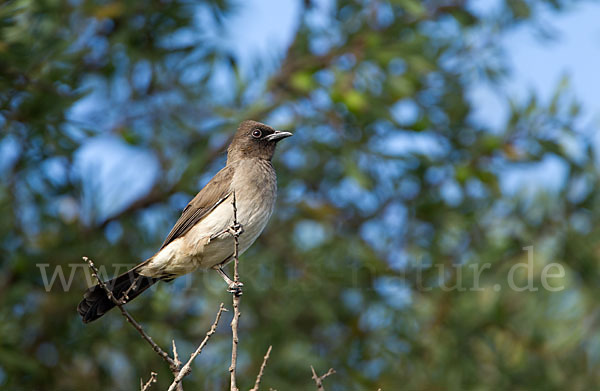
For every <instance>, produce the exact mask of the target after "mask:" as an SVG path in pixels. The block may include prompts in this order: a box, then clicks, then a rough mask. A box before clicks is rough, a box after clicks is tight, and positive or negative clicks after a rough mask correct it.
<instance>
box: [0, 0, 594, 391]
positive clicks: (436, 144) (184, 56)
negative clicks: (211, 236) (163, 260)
mask: <svg viewBox="0 0 600 391" xmlns="http://www.w3.org/2000/svg"><path fill="white" fill-rule="evenodd" d="M473 3H474V2H473ZM498 3H499V4H500V7H499V8H498V9H497V10H496V11H495V12H490V13H486V14H485V15H484V14H481V13H477V12H474V11H473V9H472V7H471V6H472V5H473V4H471V2H468V1H461V0H449V1H416V0H394V1H366V0H365V1H359V0H354V1H350V0H339V1H337V2H335V4H332V5H331V6H330V7H325V6H323V5H322V4H321V2H315V3H313V2H312V1H303V2H302V4H301V10H300V11H299V15H298V18H299V21H298V23H299V24H298V28H297V31H296V34H295V36H294V38H293V41H292V42H291V44H290V46H289V49H288V50H287V52H286V53H285V55H284V56H283V58H281V59H278V60H275V61H273V60H265V59H256V64H255V66H254V67H252V70H251V71H244V70H242V69H240V65H239V64H238V60H237V58H236V55H235V53H232V52H231V51H230V50H228V49H227V48H226V45H222V44H221V43H222V42H221V40H220V39H221V38H220V35H221V34H222V33H223V31H225V29H226V28H232V27H231V26H229V25H228V23H229V19H228V17H229V15H230V14H231V13H232V12H234V10H235V7H243V6H244V5H243V4H236V5H235V7H234V5H232V4H230V3H228V2H226V1H216V0H215V1H207V2H202V3H197V2H193V1H183V0H171V1H156V0H135V1H134V0H127V1H100V0H77V1H67V0H14V1H4V2H2V4H0V126H1V128H2V130H1V133H0V175H1V178H2V181H1V182H0V215H1V216H2V217H3V224H1V225H0V254H2V255H0V259H1V263H0V388H2V389H6V390H67V389H69V390H80V389H86V390H101V389H118V390H131V389H135V388H136V387H137V384H138V383H139V378H140V377H143V378H147V377H148V376H149V374H150V371H152V370H153V371H157V372H159V376H158V384H157V385H155V386H153V389H161V388H162V389H165V388H166V387H167V385H168V384H169V383H170V375H169V371H168V369H167V368H166V367H165V365H164V363H163V362H162V361H161V360H160V359H159V358H158V357H156V355H155V354H154V353H153V352H152V351H151V350H150V349H149V348H148V347H147V346H146V344H145V343H143V341H142V340H141V339H140V338H139V336H138V335H137V333H136V332H135V331H134V330H133V329H132V328H131V327H129V326H128V325H126V324H125V322H124V321H123V319H122V318H121V317H120V316H119V315H118V314H117V313H110V314H109V315H107V316H106V317H104V318H102V319H101V320H99V321H98V322H95V323H93V324H90V325H87V326H84V325H83V324H82V323H81V322H80V320H79V318H78V316H77V314H76V311H75V307H76V305H77V302H78V301H79V299H80V296H81V293H82V291H83V290H84V289H85V287H86V278H85V274H84V268H83V265H82V264H81V263H80V257H81V256H82V255H87V256H89V257H91V258H93V259H94V260H95V261H96V263H97V264H101V265H105V266H106V270H107V271H108V272H109V273H112V272H113V271H114V270H113V269H112V265H113V264H119V263H130V264H132V263H135V262H138V261H140V260H143V259H144V258H145V257H147V256H149V255H151V254H152V252H153V250H155V249H156V248H158V246H159V245H160V243H161V242H162V240H163V239H164V236H165V234H166V233H167V232H168V230H169V228H170V227H171V225H172V224H173V223H174V221H175V220H176V218H177V216H178V214H179V211H180V210H181V209H182V207H183V206H185V203H186V202H187V201H188V200H189V199H190V198H191V197H192V196H193V195H194V194H195V193H196V192H197V191H198V190H199V189H200V188H201V186H202V185H203V184H204V183H205V182H206V181H207V180H208V179H209V178H210V176H211V175H212V174H213V173H214V172H216V170H218V169H219V167H220V166H222V165H223V163H224V159H223V157H224V156H223V151H224V146H225V145H226V143H227V137H228V136H229V135H231V133H232V132H233V130H234V128H235V125H236V123H237V122H238V121H240V120H241V119H246V118H253V119H257V120H263V121H266V122H269V123H271V124H273V125H276V126H278V127H280V128H289V129H293V130H294V131H295V137H293V138H292V139H290V140H286V142H284V143H282V145H281V148H280V151H279V153H278V155H277V157H276V159H275V160H276V161H275V165H276V168H277V171H278V177H279V186H280V197H279V201H278V207H277V211H276V213H275V215H274V216H273V219H272V221H271V223H270V224H269V226H268V228H267V230H266V231H265V233H264V234H263V235H262V237H261V238H260V239H259V240H258V241H257V243H256V244H255V245H254V246H253V248H252V249H250V250H249V251H248V252H247V253H246V254H244V256H243V257H242V262H241V275H242V280H243V281H244V282H245V284H246V289H245V294H244V296H243V300H242V318H241V331H240V333H241V334H240V338H241V345H240V348H241V353H240V354H241V357H240V368H239V372H240V377H241V380H240V383H241V385H242V387H244V388H246V387H250V386H251V385H252V384H253V379H254V376H255V374H256V373H257V371H258V367H259V366H260V362H261V360H262V356H263V355H264V352H265V351H266V349H267V347H268V345H269V344H272V345H273V353H272V355H271V361H270V362H269V365H268V367H267V370H266V373H265V376H264V378H263V383H262V384H263V387H265V389H266V388H268V387H273V388H275V389H279V390H293V389H302V390H306V389H312V388H313V387H314V385H313V384H312V380H311V378H310V365H314V366H315V368H317V370H318V371H319V372H320V373H323V372H324V371H325V370H326V369H327V368H329V367H334V368H335V369H336V371H337V374H335V375H333V376H331V377H329V378H328V379H327V380H326V386H327V389H331V390H366V389H371V390H376V389H377V388H378V387H381V389H383V390H386V391H387V390H397V389H399V387H400V385H401V387H402V389H406V390H426V389H427V390H436V389H442V390H490V389H496V390H498V389H511V390H531V389H544V390H564V389H569V390H590V389H595V388H596V387H597V385H598V384H599V383H600V377H599V374H600V365H599V360H600V354H599V352H600V333H599V332H598V323H599V317H598V313H599V311H598V309H599V308H598V304H597V303H596V301H597V300H596V298H597V297H598V295H599V294H600V291H599V289H600V288H599V286H600V284H599V276H600V274H599V271H598V267H599V264H598V252H599V250H600V247H599V246H598V243H600V242H599V240H598V239H599V237H600V229H599V228H596V225H595V223H594V221H597V220H598V219H599V218H600V216H598V213H600V209H599V208H598V207H597V206H598V202H599V201H600V190H598V189H600V186H599V183H598V182H599V181H598V175H597V161H596V160H595V151H594V149H593V148H592V146H591V145H590V143H589V140H587V139H586V135H585V134H584V133H582V132H581V131H580V130H579V129H578V124H579V122H578V119H579V115H580V107H579V106H578V105H577V103H576V102H574V101H573V99H572V98H571V97H570V95H569V94H568V84H567V82H566V81H565V82H563V83H561V84H560V85H559V86H557V92H556V95H555V96H554V97H553V98H552V99H551V101H549V102H544V101H540V99H539V98H537V97H536V96H534V95H532V96H531V98H530V99H529V100H527V101H525V102H524V101H514V100H510V99H509V98H506V106H507V107H509V109H510V113H509V116H508V117H507V119H506V122H505V123H504V124H503V125H502V126H501V127H500V129H494V128H492V127H491V126H490V124H488V123H486V121H484V120H481V119H477V116H476V109H477V107H478V102H477V101H474V99H472V98H470V95H469V94H470V91H472V89H473V88H474V87H476V86H478V85H482V84H487V85H489V86H490V88H496V89H498V90H501V83H502V81H503V80H506V79H507V78H509V77H510V73H509V72H508V69H507V68H506V63H505V57H504V53H503V51H502V47H501V46H500V41H501V39H502V37H503V36H504V35H505V34H506V33H507V32H509V31H510V30H511V29H513V28H515V27H516V26H518V25H520V24H527V23H528V24H535V23H536V21H537V19H536V17H537V15H538V14H539V10H540V9H542V8H550V9H554V11H555V12H563V11H564V9H565V6H566V5H567V4H569V3H570V2H566V1H565V2H562V1H558V0H547V1H539V0H538V1H535V0H527V1H525V0H505V1H499V2H498ZM258 27H260V26H258ZM233 28H235V27H233ZM98 140H105V141H106V140H109V141H110V143H108V144H106V146H105V147H104V149H103V151H102V153H101V154H99V153H97V152H96V153H95V154H92V153H91V152H90V149H89V148H88V147H89V146H90V145H91V144H93V143H94V142H97V141H98ZM117 147H118V148H120V149H121V150H122V151H123V150H124V151H126V153H127V154H129V155H128V156H129V159H128V160H125V161H119V163H118V164H116V166H115V167H116V168H114V169H113V170H112V171H110V172H108V173H107V172H105V171H103V169H102V167H104V166H103V165H102V160H107V161H110V160H111V159H116V158H115V156H116V153H115V152H114V151H112V149H113V148H117ZM90 156H92V157H91V158H90ZM140 156H141V157H140ZM142 157H144V159H146V160H138V158H139V159H142ZM148 159H149V160H148ZM90 160H92V163H89V162H90ZM93 160H98V161H97V162H94V161H93ZM141 161H143V162H145V163H143V164H142V163H140V162H141ZM85 162H87V163H85ZM147 162H150V163H152V162H154V163H152V164H150V163H147ZM84 163H85V164H84ZM88 163H89V164H88ZM146 163H147V164H146ZM550 163H551V164H550ZM535 167H551V168H552V169H556V173H554V172H542V173H540V172H539V170H538V171H532V170H533V169H534V168H535ZM131 170H133V175H132V172H131ZM527 170H529V171H531V172H536V173H538V175H545V177H546V178H548V180H550V179H556V178H558V179H557V181H558V183H559V186H557V187H556V188H550V189H548V188H545V187H541V188H536V187H535V186H534V187H532V186H526V187H525V189H524V190H522V191H514V190H513V191H511V190H510V189H509V188H508V187H507V186H506V184H505V183H504V182H505V181H506V180H507V176H508V175H509V174H510V173H514V172H522V171H527ZM154 171H156V172H154ZM148 173H149V174H150V177H151V180H150V182H151V185H149V186H146V187H143V186H142V187H141V190H140V189H138V191H137V192H136V193H135V196H134V197H131V196H126V194H128V192H127V191H125V190H127V189H129V188H133V187H135V186H136V183H138V182H139V181H140V180H141V179H138V177H139V178H141V177H142V176H143V174H148ZM526 246H534V256H533V263H532V264H531V272H532V275H533V278H534V284H535V286H536V287H537V288H539V289H538V290H536V291H524V292H518V291H516V290H514V289H509V286H508V285H507V276H508V275H509V272H510V269H511V267H512V266H514V265H516V264H518V263H522V262H528V253H527V251H524V250H523V248H524V247H526ZM551 262H558V263H560V264H561V265H562V266H563V267H564V269H565V274H564V276H563V277H555V278H553V279H551V281H552V285H553V286H564V288H565V289H563V290H560V291H558V292H551V291H550V290H548V289H543V288H542V287H541V286H540V278H541V275H542V271H543V269H544V267H545V266H546V265H547V264H549V263H551ZM44 264H45V265H47V266H39V265H44ZM76 265H77V266H76ZM485 265H487V268H486V269H484V268H483V267H484V266H485ZM58 266H61V267H63V270H64V273H65V277H66V278H67V279H69V277H73V281H72V286H71V287H70V289H68V290H67V291H66V292H65V290H64V289H62V288H61V284H60V283H59V280H58V279H57V280H56V281H55V284H54V285H53V287H52V289H51V290H50V292H46V290H45V284H44V278H43V274H42V273H41V271H42V270H45V271H46V272H47V273H48V275H47V277H48V278H50V277H51V275H52V273H53V272H54V270H56V267H58ZM519 270H520V272H518V273H516V276H517V277H516V278H517V282H518V286H524V284H525V283H526V282H527V278H526V276H523V275H522V273H521V271H522V270H523V269H522V268H520V269H519ZM72 271H73V274H71V272H72ZM440 271H441V272H440ZM479 272H480V273H479ZM478 273H479V274H480V277H481V278H480V279H479V286H480V287H481V289H480V290H477V291H474V290H472V289H470V288H472V287H473V286H474V285H473V279H474V277H475V276H476V275H477V274H478ZM159 285H160V286H158V287H156V288H154V289H153V291H152V292H151V293H148V294H146V295H143V297H140V298H139V299H138V300H136V302H133V303H131V305H130V306H129V307H130V309H131V312H132V313H133V315H134V316H135V317H136V318H137V319H138V320H139V321H140V322H141V323H143V324H144V325H145V326H146V327H147V329H148V331H149V333H150V334H151V335H152V336H153V337H154V338H155V339H156V341H157V342H158V343H159V344H161V345H162V346H163V347H168V346H170V342H171V340H172V339H175V340H176V341H178V346H179V350H180V354H182V355H187V354H188V353H189V352H191V350H192V349H193V348H194V346H195V345H196V344H197V343H198V342H199V341H200V340H201V338H202V336H203V334H204V333H205V332H206V330H207V328H208V327H209V325H210V324H211V322H212V319H213V317H214V314H215V312H216V310H217V308H218V303H219V302H221V301H224V302H225V303H226V304H229V302H230V296H229V294H227V293H226V292H225V288H224V286H223V284H222V282H221V280H220V278H219V277H218V276H216V275H214V273H201V272H198V273H195V274H194V275H193V276H190V277H189V278H187V277H186V278H183V279H181V280H178V281H176V282H174V283H172V284H159ZM453 286H454V287H464V289H451V287H453ZM230 317H231V313H228V314H227V316H225V317H224V321H223V322H222V324H221V326H220V327H219V329H218V332H217V334H216V335H215V336H214V337H213V339H212V340H211V341H210V342H209V344H208V346H207V348H206V350H205V351H204V352H203V353H202V355H201V356H200V357H199V358H198V359H197V360H196V362H195V365H194V368H193V372H192V375H191V376H190V377H188V378H186V380H185V381H184V384H185V385H186V388H195V389H197V388H203V389H224V388H225V387H226V385H227V379H228V376H227V368H228V357H229V349H230V334H229V333H230V330H229V327H228V322H229V320H230Z"/></svg>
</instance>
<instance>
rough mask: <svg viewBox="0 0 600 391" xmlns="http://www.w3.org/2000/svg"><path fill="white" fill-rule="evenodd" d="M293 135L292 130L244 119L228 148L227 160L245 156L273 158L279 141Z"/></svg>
mask: <svg viewBox="0 0 600 391" xmlns="http://www.w3.org/2000/svg"><path fill="white" fill-rule="evenodd" d="M291 135H292V134H291V133H290V132H284V131H279V130H275V129H273V128H272V127H270V126H268V125H265V124H262V123H260V122H256V121H244V122H242V123H241V124H240V126H239V128H238V130H237V132H236V133H235V136H233V140H232V141H231V144H229V148H227V161H228V162H231V161H235V160H238V159H244V158H260V159H266V160H271V158H272V157H273V153H274V152H275V146H276V145H277V143H278V142H279V141H281V140H283V139H284V138H286V137H290V136H291Z"/></svg>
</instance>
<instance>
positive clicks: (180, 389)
mask: <svg viewBox="0 0 600 391" xmlns="http://www.w3.org/2000/svg"><path fill="white" fill-rule="evenodd" d="M171 342H172V343H173V361H175V364H176V365H177V368H181V361H180V360H179V354H177V345H175V340H174V339H173V340H171ZM177 376H179V372H175V371H173V378H176V377H177ZM177 391H183V383H182V382H179V383H177Z"/></svg>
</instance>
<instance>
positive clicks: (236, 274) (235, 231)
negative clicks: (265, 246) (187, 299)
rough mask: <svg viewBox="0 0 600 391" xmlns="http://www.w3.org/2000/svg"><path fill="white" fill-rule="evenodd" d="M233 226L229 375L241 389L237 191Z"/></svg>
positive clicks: (232, 389) (232, 390)
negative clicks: (238, 373) (238, 383)
mask: <svg viewBox="0 0 600 391" xmlns="http://www.w3.org/2000/svg"><path fill="white" fill-rule="evenodd" d="M231 203H232V206H233V227H232V229H231V230H230V233H231V235H232V236H233V242H234V245H233V260H234V264H233V282H234V284H235V287H236V289H234V290H232V296H233V318H232V319H231V334H232V342H231V365H230V366H229V375H230V391H239V388H238V387H237V384H236V379H235V375H236V370H237V348H238V342H239V339H238V324H239V319H240V297H241V295H242V289H241V284H240V274H239V271H238V267H239V259H238V258H239V236H240V234H241V233H242V230H243V227H241V225H240V224H239V223H238V221H237V206H236V200H235V192H233V200H232V202H231Z"/></svg>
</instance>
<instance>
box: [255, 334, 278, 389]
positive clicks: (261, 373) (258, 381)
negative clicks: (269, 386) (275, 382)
mask: <svg viewBox="0 0 600 391" xmlns="http://www.w3.org/2000/svg"><path fill="white" fill-rule="evenodd" d="M272 348H273V346H272V345H271V346H269V349H267V354H265V357H264V359H263V362H262V365H261V366H260V371H258V376H256V381H255V382H254V387H252V389H251V390H250V391H258V387H259V386H260V381H261V379H262V376H263V373H264V371H265V367H266V366H267V360H269V355H270V354H271V349H272Z"/></svg>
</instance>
